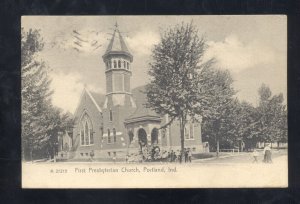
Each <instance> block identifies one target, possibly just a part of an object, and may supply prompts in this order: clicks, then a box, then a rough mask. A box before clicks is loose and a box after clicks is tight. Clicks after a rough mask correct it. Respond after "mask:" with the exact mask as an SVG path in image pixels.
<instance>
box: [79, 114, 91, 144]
mask: <svg viewBox="0 0 300 204" xmlns="http://www.w3.org/2000/svg"><path fill="white" fill-rule="evenodd" d="M93 133H94V132H93V126H92V122H91V120H90V118H89V116H88V115H87V114H86V113H85V114H84V115H83V117H82V118H81V125H80V145H82V146H84V145H92V144H94V137H93Z"/></svg>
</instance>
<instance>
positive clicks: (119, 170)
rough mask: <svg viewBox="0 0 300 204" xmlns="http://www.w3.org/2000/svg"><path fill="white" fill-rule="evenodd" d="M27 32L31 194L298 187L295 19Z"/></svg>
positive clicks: (39, 19)
mask: <svg viewBox="0 0 300 204" xmlns="http://www.w3.org/2000/svg"><path fill="white" fill-rule="evenodd" d="M21 26H22V30H21V32H22V33H21V36H22V39H21V50H22V53H21V56H22V59H21V66H22V67H21V72H22V75H21V76H22V89H21V91H22V93H21V94H22V135H21V138H22V187H23V188H226V187H227V188H228V187H229V188H230V187H232V188H243V187H288V159H287V158H288V156H287V152H288V151H287V149H288V145H287V141H288V131H287V18H286V16H284V15H268V16H266V15H263V16H259V15H257V16H256V15H251V16H250V15H249V16H247V15H246V16H230V15H229V16H219V15H218V16H217V15H208V16H196V15H194V16H180V15H179V16H23V17H22V24H21Z"/></svg>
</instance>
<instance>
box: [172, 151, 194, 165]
mask: <svg viewBox="0 0 300 204" xmlns="http://www.w3.org/2000/svg"><path fill="white" fill-rule="evenodd" d="M168 161H169V162H179V163H182V162H183V161H184V162H185V163H190V162H192V152H191V150H190V149H184V152H183V154H182V151H181V150H180V151H179V150H177V151H176V152H174V151H173V150H171V152H168Z"/></svg>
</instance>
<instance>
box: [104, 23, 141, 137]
mask: <svg viewBox="0 0 300 204" xmlns="http://www.w3.org/2000/svg"><path fill="white" fill-rule="evenodd" d="M102 59H103V62H104V64H105V76H106V97H105V102H104V104H103V117H104V126H105V127H108V128H112V129H116V131H117V133H118V132H119V131H120V132H122V134H124V132H125V127H124V120H125V118H126V117H128V116H129V115H130V114H131V113H132V111H133V110H135V108H136V105H135V102H134V100H133V98H132V93H131V88H130V79H131V75H132V68H131V63H132V61H133V56H132V54H131V53H130V52H129V49H128V47H127V45H126V43H125V41H124V38H123V36H122V34H121V32H120V31H119V28H118V24H117V23H116V25H115V28H114V32H113V34H112V38H111V39H110V42H109V44H108V47H107V49H106V52H105V53H104V55H103V56H102ZM120 134H121V133H120Z"/></svg>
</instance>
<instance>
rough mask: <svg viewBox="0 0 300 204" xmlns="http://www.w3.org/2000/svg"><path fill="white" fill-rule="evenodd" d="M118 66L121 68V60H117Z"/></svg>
mask: <svg viewBox="0 0 300 204" xmlns="http://www.w3.org/2000/svg"><path fill="white" fill-rule="evenodd" d="M118 68H121V60H119V61H118Z"/></svg>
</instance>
